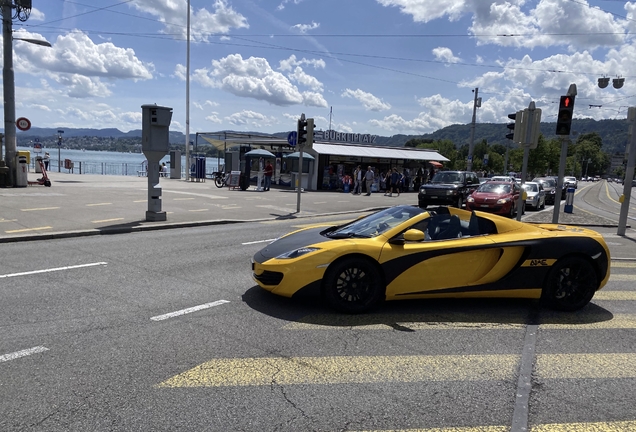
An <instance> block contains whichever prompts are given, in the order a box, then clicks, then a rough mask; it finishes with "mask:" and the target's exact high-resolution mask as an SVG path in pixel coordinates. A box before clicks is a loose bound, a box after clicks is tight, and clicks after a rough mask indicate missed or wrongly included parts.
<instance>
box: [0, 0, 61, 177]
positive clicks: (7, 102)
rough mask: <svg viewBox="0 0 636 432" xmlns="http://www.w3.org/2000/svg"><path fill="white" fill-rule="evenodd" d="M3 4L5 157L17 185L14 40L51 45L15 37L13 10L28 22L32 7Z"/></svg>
mask: <svg viewBox="0 0 636 432" xmlns="http://www.w3.org/2000/svg"><path fill="white" fill-rule="evenodd" d="M0 1H1V2H2V37H3V44H2V48H3V54H4V55H3V59H4V64H3V66H2V82H3V84H4V85H3V86H2V87H3V93H4V135H5V141H4V142H5V157H4V161H5V163H6V165H7V166H8V167H9V182H8V183H9V185H10V186H13V185H14V183H15V174H16V172H15V170H16V166H15V155H16V149H17V143H16V131H15V129H16V125H15V75H14V72H13V40H14V39H16V40H21V41H24V42H28V43H33V44H36V45H42V46H48V47H50V46H51V44H50V43H48V42H47V41H41V40H37V39H28V38H14V37H13V9H16V16H17V17H18V19H19V20H20V21H26V20H27V19H28V17H29V14H30V12H31V8H30V5H29V6H28V8H27V7H24V6H23V3H22V2H19V1H16V4H15V5H14V4H13V0H0ZM0 156H2V155H1V154H0Z"/></svg>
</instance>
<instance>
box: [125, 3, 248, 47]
mask: <svg viewBox="0 0 636 432" xmlns="http://www.w3.org/2000/svg"><path fill="white" fill-rule="evenodd" d="M129 4H130V6H131V7H134V8H136V9H138V10H140V11H143V12H145V13H148V14H150V15H152V16H155V17H157V19H158V20H159V21H160V22H161V23H163V24H164V26H165V31H164V32H165V33H166V34H176V35H177V36H175V37H176V38H179V39H185V38H187V26H186V20H187V14H186V12H187V9H186V8H187V3H186V2H185V1H175V0H136V1H134V2H132V3H129ZM213 8H214V12H210V11H209V10H207V9H205V8H201V9H199V10H195V9H194V8H193V10H192V13H191V14H190V37H191V38H192V40H194V41H207V40H208V38H209V36H211V35H215V34H220V33H228V32H229V31H230V30H231V29H233V28H235V29H239V28H249V24H248V23H247V19H246V18H245V17H244V16H243V15H241V14H240V13H238V12H236V11H235V10H234V9H232V7H231V6H229V5H228V2H227V1H226V0H214V3H213Z"/></svg>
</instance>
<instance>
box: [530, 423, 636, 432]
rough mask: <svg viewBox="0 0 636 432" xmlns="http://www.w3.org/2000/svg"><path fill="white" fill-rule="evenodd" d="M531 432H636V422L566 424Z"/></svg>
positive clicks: (536, 428)
mask: <svg viewBox="0 0 636 432" xmlns="http://www.w3.org/2000/svg"><path fill="white" fill-rule="evenodd" d="M530 430H531V432H631V431H635V430H636V421H618V422H598V423H564V424H558V423H557V424H544V425H536V426H533V427H532V428H531V429H530Z"/></svg>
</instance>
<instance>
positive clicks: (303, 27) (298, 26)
mask: <svg viewBox="0 0 636 432" xmlns="http://www.w3.org/2000/svg"><path fill="white" fill-rule="evenodd" d="M318 27H320V23H316V22H314V21H312V22H311V24H296V25H295V26H292V28H293V29H297V30H298V31H299V32H301V33H307V32H308V31H309V30H316V29H317V28H318Z"/></svg>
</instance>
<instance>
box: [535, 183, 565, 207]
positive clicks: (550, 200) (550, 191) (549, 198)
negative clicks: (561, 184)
mask: <svg viewBox="0 0 636 432" xmlns="http://www.w3.org/2000/svg"><path fill="white" fill-rule="evenodd" d="M532 181H533V182H536V183H540V184H541V186H543V190H544V191H545V203H546V204H548V205H554V201H555V198H556V195H557V193H556V188H557V182H556V180H554V179H553V178H552V177H536V178H533V179H532ZM563 198H565V197H564V196H563V192H562V193H561V199H563Z"/></svg>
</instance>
